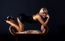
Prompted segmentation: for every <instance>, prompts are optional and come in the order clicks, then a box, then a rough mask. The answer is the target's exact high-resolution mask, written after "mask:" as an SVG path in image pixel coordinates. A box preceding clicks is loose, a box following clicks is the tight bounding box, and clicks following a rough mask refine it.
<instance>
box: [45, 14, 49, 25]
mask: <svg viewBox="0 0 65 41" xmlns="http://www.w3.org/2000/svg"><path fill="white" fill-rule="evenodd" d="M46 17H47V20H46V21H45V22H44V24H47V23H48V21H49V15H47V16H46Z"/></svg>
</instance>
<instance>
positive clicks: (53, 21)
mask: <svg viewBox="0 0 65 41" xmlns="http://www.w3.org/2000/svg"><path fill="white" fill-rule="evenodd" d="M42 7H46V8H47V9H48V12H49V15H50V20H49V23H48V27H49V32H48V34H47V35H46V36H45V37H47V38H46V39H61V38H62V39H63V38H64V29H65V1H64V0H0V34H1V36H3V35H4V36H5V35H9V34H10V33H9V31H8V27H9V26H8V25H7V24H6V23H5V22H4V20H5V18H6V17H7V16H17V15H19V13H25V14H26V15H33V13H35V12H37V10H40V8H42ZM4 36H3V37H4Z"/></svg>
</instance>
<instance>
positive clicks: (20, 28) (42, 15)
mask: <svg viewBox="0 0 65 41" xmlns="http://www.w3.org/2000/svg"><path fill="white" fill-rule="evenodd" d="M32 18H33V20H34V21H38V22H40V24H41V27H40V28H41V31H42V33H45V31H46V29H45V26H46V25H47V23H48V20H49V15H48V11H47V9H46V8H41V10H40V11H39V13H37V14H36V15H33V16H32ZM32 18H31V19H32ZM5 21H6V23H8V24H10V26H12V27H13V28H16V30H17V33H26V34H28V33H30V34H31V33H32V34H33V33H38V34H39V33H41V32H40V31H36V30H27V31H24V24H23V22H21V21H20V19H19V18H18V17H17V22H15V21H14V20H12V19H9V20H8V19H7V20H5ZM25 21H26V20H25ZM28 21H31V22H32V20H28ZM9 31H10V32H11V30H10V29H9Z"/></svg>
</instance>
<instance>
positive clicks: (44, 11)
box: [39, 8, 48, 14]
mask: <svg viewBox="0 0 65 41" xmlns="http://www.w3.org/2000/svg"><path fill="white" fill-rule="evenodd" d="M39 13H46V14H48V10H47V9H46V8H41V9H40V11H39Z"/></svg>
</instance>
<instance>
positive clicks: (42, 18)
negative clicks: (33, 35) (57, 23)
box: [33, 8, 49, 33]
mask: <svg viewBox="0 0 65 41" xmlns="http://www.w3.org/2000/svg"><path fill="white" fill-rule="evenodd" d="M33 19H34V20H38V21H39V22H40V23H41V31H42V32H43V33H44V32H45V28H44V27H45V26H46V25H47V23H48V20H49V15H48V11H47V9H46V8H41V10H40V12H39V13H37V14H36V15H33Z"/></svg>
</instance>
